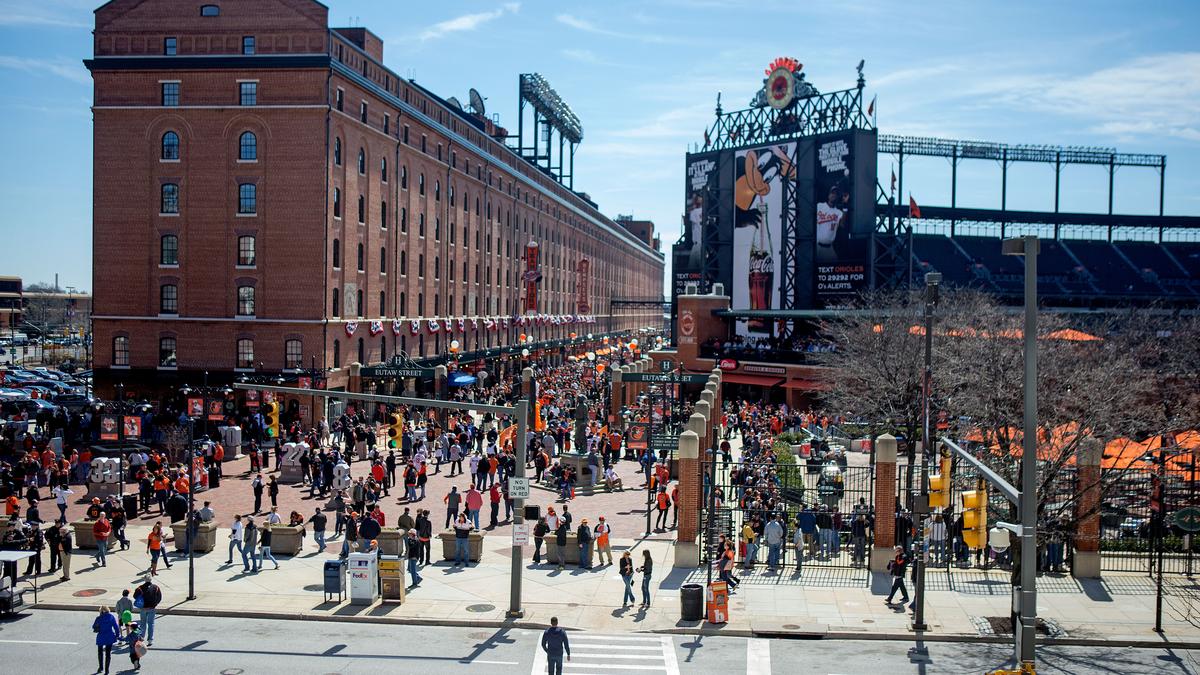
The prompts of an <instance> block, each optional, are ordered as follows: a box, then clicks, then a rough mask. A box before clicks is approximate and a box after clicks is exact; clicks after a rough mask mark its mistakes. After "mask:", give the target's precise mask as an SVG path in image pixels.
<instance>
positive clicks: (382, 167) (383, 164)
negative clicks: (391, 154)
mask: <svg viewBox="0 0 1200 675" xmlns="http://www.w3.org/2000/svg"><path fill="white" fill-rule="evenodd" d="M379 176H380V178H381V179H382V180H383V182H385V183H386V182H387V157H384V158H383V159H381V160H379Z"/></svg>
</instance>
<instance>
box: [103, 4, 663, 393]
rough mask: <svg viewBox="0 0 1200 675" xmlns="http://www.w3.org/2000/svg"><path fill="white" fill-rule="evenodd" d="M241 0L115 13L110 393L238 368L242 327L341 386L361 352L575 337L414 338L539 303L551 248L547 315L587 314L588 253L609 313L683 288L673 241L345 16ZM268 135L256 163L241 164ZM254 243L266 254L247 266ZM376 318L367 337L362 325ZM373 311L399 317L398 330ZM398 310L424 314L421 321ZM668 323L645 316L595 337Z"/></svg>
mask: <svg viewBox="0 0 1200 675" xmlns="http://www.w3.org/2000/svg"><path fill="white" fill-rule="evenodd" d="M219 6H220V16H217V17H202V16H200V14H199V9H198V6H194V5H187V4H185V5H180V4H179V3H174V2H169V1H168V0H144V1H141V2H135V1H133V0H115V1H114V2H110V3H108V4H106V5H104V6H103V7H102V8H101V9H100V10H98V11H97V12H96V30H95V47H94V48H95V58H93V59H91V60H89V61H88V62H87V65H88V67H89V69H90V70H91V71H92V75H93V80H94V84H95V95H94V96H95V105H94V146H95V153H94V155H95V167H94V169H95V170H94V195H95V197H94V200H95V203H94V209H93V211H94V215H93V218H94V233H93V236H94V242H95V243H94V281H93V287H94V289H95V298H96V301H95V302H96V306H95V315H96V319H95V322H94V335H95V364H96V369H97V385H98V388H99V389H98V390H99V391H100V392H101V393H102V394H104V393H105V392H106V391H108V389H109V388H110V387H111V386H112V385H113V384H114V383H116V382H117V381H123V382H126V383H129V382H130V381H141V382H143V383H144V386H145V387H147V388H151V387H152V384H153V383H155V382H159V383H166V384H173V383H178V382H183V381H190V382H191V383H192V384H195V383H196V382H197V381H198V379H197V378H196V377H195V376H196V374H197V373H198V372H199V371H204V370H207V371H210V373H212V374H213V375H214V379H215V380H216V381H221V380H222V379H225V380H228V379H231V378H232V377H233V375H234V368H235V365H237V364H236V363H235V357H236V356H237V351H236V345H237V341H238V340H239V339H242V340H252V341H253V359H252V363H251V366H252V367H251V368H248V369H246V370H249V371H253V372H254V373H255V374H262V373H271V374H273V373H277V372H280V371H282V370H284V369H285V368H287V367H289V366H295V365H296V363H295V361H294V360H293V362H292V363H288V362H286V360H285V356H286V349H285V345H286V344H287V341H289V340H293V341H295V340H299V341H300V348H299V354H300V361H301V364H300V365H302V366H303V367H305V368H307V367H310V366H314V365H315V366H316V367H317V368H322V369H327V370H330V371H331V373H330V376H329V385H330V386H332V387H338V386H344V385H345V383H346V382H345V381H346V373H345V371H346V368H347V366H348V365H349V364H350V363H351V362H354V361H360V360H361V361H362V362H364V363H371V362H377V361H380V360H383V359H384V358H386V357H388V356H390V355H392V354H394V353H396V352H397V351H398V350H404V351H406V352H408V353H409V354H410V355H413V356H431V355H435V354H440V353H444V352H445V350H446V347H447V345H448V343H449V340H450V339H457V340H459V341H460V342H461V343H462V348H463V350H464V351H466V350H471V349H475V348H483V347H494V346H497V345H501V344H509V343H512V342H515V340H516V336H517V335H518V334H519V333H522V332H528V333H531V334H534V335H535V336H536V338H537V339H538V340H542V339H555V338H563V337H566V336H567V334H568V333H569V332H571V331H572V330H576V329H574V328H572V327H571V326H569V325H563V326H539V327H537V328H533V329H517V328H516V327H515V326H512V327H510V328H509V330H508V331H507V332H503V331H495V332H492V331H482V330H481V331H475V330H470V329H469V330H467V331H466V332H465V333H461V332H456V333H455V334H453V335H452V336H447V335H446V334H444V333H443V334H440V335H430V334H428V332H426V331H422V334H420V335H413V334H411V333H410V332H409V330H408V321H409V320H412V319H422V320H427V319H431V318H439V319H443V320H444V319H445V318H447V317H454V318H460V317H461V318H469V319H473V318H475V317H490V316H491V317H500V316H512V315H515V314H518V313H521V310H522V307H521V299H522V298H523V293H524V289H523V286H522V284H521V281H520V275H521V273H522V272H523V271H524V262H523V260H522V258H523V255H524V249H525V245H526V244H527V243H528V242H530V241H535V242H537V243H538V245H539V249H540V260H541V271H542V274H543V280H542V281H541V283H540V284H539V288H538V299H539V305H538V311H539V312H542V313H546V314H576V313H579V308H578V307H576V302H575V299H576V284H577V283H579V282H580V281H581V279H580V277H579V275H577V273H576V263H577V262H578V261H579V260H580V259H584V258H586V259H588V260H589V261H590V274H589V276H588V277H587V278H586V279H583V280H582V281H584V282H586V283H588V291H589V293H588V295H589V298H590V300H591V305H592V311H591V313H594V314H598V313H600V311H602V310H605V309H607V307H608V299H609V298H610V297H614V296H619V297H647V296H661V294H662V273H663V257H662V255H661V253H659V252H657V251H654V250H653V249H652V248H651V247H650V246H648V245H646V244H645V242H644V241H639V240H638V239H637V238H636V237H634V236H632V235H631V234H629V233H628V232H626V231H625V229H624V228H622V227H620V226H619V225H617V224H616V223H614V222H612V221H611V220H609V219H607V218H605V217H604V216H603V215H601V214H600V213H598V212H597V211H596V210H595V209H594V208H592V207H591V206H590V205H589V204H588V203H587V202H585V201H584V200H583V199H581V198H580V197H579V196H577V195H575V194H574V193H572V192H570V191H569V190H567V189H566V188H564V187H562V186H561V185H559V184H557V183H556V182H554V181H552V180H551V179H549V178H548V177H546V176H544V175H543V174H542V173H541V172H540V170H538V169H536V168H535V167H533V166H531V165H529V164H528V163H526V162H524V161H523V160H521V159H520V158H518V157H517V156H516V155H515V154H514V153H513V152H511V151H510V150H508V149H507V148H506V147H505V146H504V144H503V142H502V141H498V140H495V139H493V138H491V137H489V136H488V135H487V134H486V133H484V131H483V130H481V129H479V128H478V127H477V126H476V124H474V123H473V122H475V120H471V119H468V118H467V117H465V116H463V115H462V114H460V113H457V112H455V111H452V110H451V109H450V108H448V107H446V106H445V105H443V104H442V103H441V100H440V99H439V98H438V97H437V96H435V95H433V94H432V93H430V92H427V91H425V90H424V89H422V88H421V87H419V86H417V85H416V84H414V83H412V82H409V81H407V80H404V79H402V78H400V77H397V76H396V75H395V74H394V73H392V72H391V71H388V70H387V69H386V68H384V67H383V66H382V64H381V59H382V55H383V43H382V41H381V40H380V39H379V38H378V37H377V36H375V35H373V34H372V33H371V32H370V31H369V30H366V29H363V28H351V29H338V28H330V27H329V26H328V15H327V10H326V8H325V7H324V6H323V5H321V4H320V3H317V2H313V1H312V0H271V1H266V0H225V1H223V2H221V3H219ZM245 38H253V50H252V51H253V53H252V54H251V53H243V50H244V44H245V42H244V39H245ZM168 39H170V40H171V42H168ZM168 45H172V46H173V49H174V51H175V53H174V54H169V53H167V52H168ZM135 57H136V58H135ZM180 57H188V58H186V59H181V58H180ZM176 83H177V85H178V101H177V102H176V101H165V100H164V90H163V85H164V84H176ZM243 83H253V84H254V85H255V87H254V88H255V99H254V100H253V101H252V104H249V105H242V103H243V101H242V100H241V94H242V84H243ZM364 117H365V121H364ZM246 132H250V133H252V134H253V135H254V140H255V145H256V148H255V149H256V152H255V157H254V159H253V160H244V159H241V157H242V145H243V144H242V137H243V134H245V133H246ZM167 134H174V135H175V136H176V137H177V138H178V153H177V154H178V157H177V158H176V157H175V156H174V155H175V153H174V152H165V153H164V138H165V136H166V135H167ZM360 152H361V156H362V161H361V163H360V161H359V157H360ZM164 154H165V155H166V156H165V157H164ZM164 185H177V186H178V208H177V209H176V210H177V213H163V212H162V211H161V209H160V206H161V202H162V195H163V190H164V188H163V186H164ZM243 185H253V186H255V197H256V200H255V209H254V212H253V214H242V213H239V197H240V190H241V188H240V186H243ZM335 196H336V201H337V202H338V203H337V205H336V207H335V203H334V202H335ZM360 198H361V200H362V209H361V220H360V207H359V200H360ZM335 208H336V211H337V213H335ZM164 236H168V237H169V236H173V237H176V238H177V250H178V261H177V263H172V262H171V261H169V260H167V261H165V262H166V264H164V259H163V254H162V248H163V237H164ZM249 236H253V237H254V253H255V260H254V263H253V264H252V265H239V264H238V263H239V239H240V238H243V237H249ZM360 248H361V251H362V253H361V262H360V253H359V251H360ZM335 257H336V260H335ZM335 263H336V264H335ZM163 286H174V287H175V289H176V291H175V295H176V297H177V299H176V305H177V308H176V309H175V311H173V312H164V311H163V310H164V306H163V302H162V295H163V293H164V291H163ZM239 287H248V288H253V297H254V314H253V315H252V316H250V317H247V316H240V315H239V290H238V289H239ZM360 295H361V302H360V300H359V298H360ZM335 305H336V306H335ZM358 320H361V322H360V324H359V325H358V328H357V330H356V331H355V332H354V333H353V334H352V335H348V334H347V331H346V322H347V321H358ZM373 320H379V321H383V322H384V326H385V330H384V331H383V332H382V333H380V334H379V335H375V336H372V335H371V334H370V332H369V328H368V325H369V322H370V321H373ZM392 320H402V321H404V323H403V330H402V331H401V333H400V335H394V334H393V331H392V330H391V322H392ZM602 321H604V320H602ZM659 321H660V318H659V316H657V314H656V312H654V311H653V310H628V312H627V313H625V314H621V315H619V316H617V317H615V318H614V320H613V322H612V324H611V325H610V324H608V323H607V322H604V323H601V324H600V325H597V326H595V327H594V328H592V329H589V330H588V332H593V331H594V332H601V331H604V330H609V329H612V330H622V329H628V328H636V327H641V326H646V325H653V324H657V323H658V322H659ZM423 325H424V321H423ZM118 337H120V338H127V339H128V353H129V358H128V366H127V368H128V370H126V369H125V367H124V366H122V365H119V364H115V363H114V353H113V350H114V344H115V343H114V340H115V339H116V338H118ZM163 338H173V339H174V340H175V345H176V348H175V356H176V360H175V365H173V366H171V365H167V366H163V365H162V364H161V362H160V353H159V352H160V341H161V340H162V339H163ZM360 343H361V344H360ZM293 344H294V343H293ZM243 365H245V364H243Z"/></svg>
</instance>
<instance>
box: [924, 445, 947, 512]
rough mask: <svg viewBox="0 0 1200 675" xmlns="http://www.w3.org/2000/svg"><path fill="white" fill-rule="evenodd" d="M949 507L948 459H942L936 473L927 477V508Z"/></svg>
mask: <svg viewBox="0 0 1200 675" xmlns="http://www.w3.org/2000/svg"><path fill="white" fill-rule="evenodd" d="M948 506H950V458H949V457H942V459H941V462H940V463H939V466H938V472H937V473H935V474H933V475H931V476H929V508H931V509H944V508H946V507H948Z"/></svg>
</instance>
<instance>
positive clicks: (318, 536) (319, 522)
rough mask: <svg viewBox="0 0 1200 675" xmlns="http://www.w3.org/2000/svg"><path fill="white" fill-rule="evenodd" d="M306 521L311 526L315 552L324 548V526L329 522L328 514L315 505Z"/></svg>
mask: <svg viewBox="0 0 1200 675" xmlns="http://www.w3.org/2000/svg"><path fill="white" fill-rule="evenodd" d="M308 522H310V523H312V526H313V541H315V542H316V543H317V552H318V553H319V552H321V551H324V550H325V526H326V525H328V524H329V516H327V515H325V514H324V513H322V512H321V507H319V506H318V507H317V508H316V510H315V511H313V514H312V515H311V516H309V517H308Z"/></svg>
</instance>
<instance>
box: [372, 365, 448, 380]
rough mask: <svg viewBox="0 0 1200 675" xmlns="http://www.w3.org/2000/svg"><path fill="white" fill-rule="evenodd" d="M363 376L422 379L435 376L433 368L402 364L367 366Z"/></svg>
mask: <svg viewBox="0 0 1200 675" xmlns="http://www.w3.org/2000/svg"><path fill="white" fill-rule="evenodd" d="M360 374H361V375H362V377H415V378H417V379H420V380H428V379H432V378H433V368H404V367H400V366H367V367H365V368H363V369H362V372H361V373H360Z"/></svg>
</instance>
